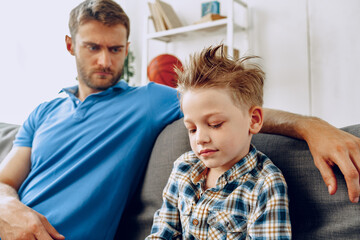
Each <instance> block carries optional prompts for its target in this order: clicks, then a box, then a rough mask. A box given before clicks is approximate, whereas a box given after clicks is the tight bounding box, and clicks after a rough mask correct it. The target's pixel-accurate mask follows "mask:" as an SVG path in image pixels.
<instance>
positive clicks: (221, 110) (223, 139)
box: [182, 88, 262, 172]
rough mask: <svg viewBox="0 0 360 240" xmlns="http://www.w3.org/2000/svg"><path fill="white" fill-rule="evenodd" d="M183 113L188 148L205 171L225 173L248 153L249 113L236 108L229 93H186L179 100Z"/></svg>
mask: <svg viewBox="0 0 360 240" xmlns="http://www.w3.org/2000/svg"><path fill="white" fill-rule="evenodd" d="M257 109H258V110H259V109H260V110H259V111H260V114H262V113H261V108H257ZM182 110H183V113H184V124H185V126H186V128H187V129H188V133H189V138H190V144H191V148H192V150H193V151H194V153H195V154H196V155H197V156H198V157H199V159H200V160H201V161H203V163H204V164H205V165H206V166H207V167H208V168H212V169H217V170H219V171H221V172H225V171H227V170H229V169H230V168H231V167H232V166H233V165H234V164H235V163H237V162H238V161H239V160H240V159H242V158H243V157H244V156H245V155H246V154H247V153H248V152H249V147H250V141H251V136H252V134H253V133H254V132H253V131H252V128H253V125H254V123H253V116H252V110H249V111H248V110H242V109H240V108H239V106H236V105H235V104H234V101H233V100H232V98H231V96H230V92H229V91H228V90H226V89H223V88H205V89H192V90H189V91H187V92H185V93H184V95H183V96H182ZM260 118H261V122H262V115H261V116H260ZM260 124H261V123H260ZM259 130H260V129H259Z"/></svg>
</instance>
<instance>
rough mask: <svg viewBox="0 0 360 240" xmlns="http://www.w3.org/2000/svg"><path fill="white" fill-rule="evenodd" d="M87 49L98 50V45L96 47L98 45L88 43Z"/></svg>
mask: <svg viewBox="0 0 360 240" xmlns="http://www.w3.org/2000/svg"><path fill="white" fill-rule="evenodd" d="M88 49H89V50H90V51H97V50H99V47H98V46H95V45H90V46H88Z"/></svg>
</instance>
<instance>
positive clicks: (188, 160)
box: [174, 151, 200, 171]
mask: <svg viewBox="0 0 360 240" xmlns="http://www.w3.org/2000/svg"><path fill="white" fill-rule="evenodd" d="M199 162H200V159H199V158H198V157H197V156H196V155H195V153H194V152H193V151H188V152H185V153H183V154H182V155H181V156H180V157H179V158H178V159H176V161H175V162H174V168H175V169H177V170H182V171H188V170H190V169H191V168H192V167H193V166H195V165H197V164H198V163H199Z"/></svg>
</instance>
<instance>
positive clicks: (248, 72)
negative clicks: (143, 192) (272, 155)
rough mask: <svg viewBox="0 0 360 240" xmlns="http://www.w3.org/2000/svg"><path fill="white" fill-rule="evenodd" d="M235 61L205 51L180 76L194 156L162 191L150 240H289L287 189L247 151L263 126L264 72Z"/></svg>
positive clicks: (263, 160)
mask: <svg viewBox="0 0 360 240" xmlns="http://www.w3.org/2000/svg"><path fill="white" fill-rule="evenodd" d="M250 58H252V57H246V58H242V59H239V60H236V61H235V60H234V61H233V60H230V59H228V58H226V56H225V55H224V46H223V45H218V46H216V47H210V48H208V49H205V50H203V51H202V52H201V53H200V54H197V55H194V56H192V57H191V59H190V63H189V64H188V66H186V67H185V68H184V71H183V72H181V71H180V70H177V73H178V75H179V78H178V91H179V93H180V96H181V99H180V101H181V108H182V111H183V113H184V124H185V126H186V128H187V129H188V133H189V139H190V145H191V148H192V151H190V152H187V153H185V154H183V155H182V156H181V157H180V158H179V159H177V160H176V161H175V163H174V168H173V170H172V173H171V175H170V178H169V181H168V183H167V185H166V187H165V189H164V192H163V201H164V202H163V205H162V207H161V209H159V210H158V211H157V212H156V213H155V216H154V223H153V227H152V230H151V235H150V236H148V237H147V239H178V238H182V239H290V238H291V226H290V218H289V211H288V197H287V185H286V182H285V179H284V177H283V175H282V173H281V171H280V170H279V169H278V168H277V167H276V166H275V165H274V164H273V163H272V162H271V161H270V159H269V158H267V157H266V156H265V155H264V154H262V153H261V152H259V151H257V150H256V148H255V147H254V146H253V145H251V144H250V142H251V137H252V135H253V134H256V133H258V132H259V131H260V129H261V126H262V123H263V111H262V108H261V106H262V103H263V100H262V95H263V80H264V72H263V71H262V70H261V69H260V68H259V67H257V66H256V65H250V66H245V64H244V63H245V62H246V61H247V60H249V59H250Z"/></svg>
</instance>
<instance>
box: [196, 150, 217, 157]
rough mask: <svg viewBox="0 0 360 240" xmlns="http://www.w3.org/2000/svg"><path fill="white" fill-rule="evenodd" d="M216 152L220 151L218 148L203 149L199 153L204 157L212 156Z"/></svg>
mask: <svg viewBox="0 0 360 240" xmlns="http://www.w3.org/2000/svg"><path fill="white" fill-rule="evenodd" d="M216 152H218V150H215V149H203V150H201V151H200V153H199V155H200V156H202V157H210V156H211V155H213V154H215V153H216Z"/></svg>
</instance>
